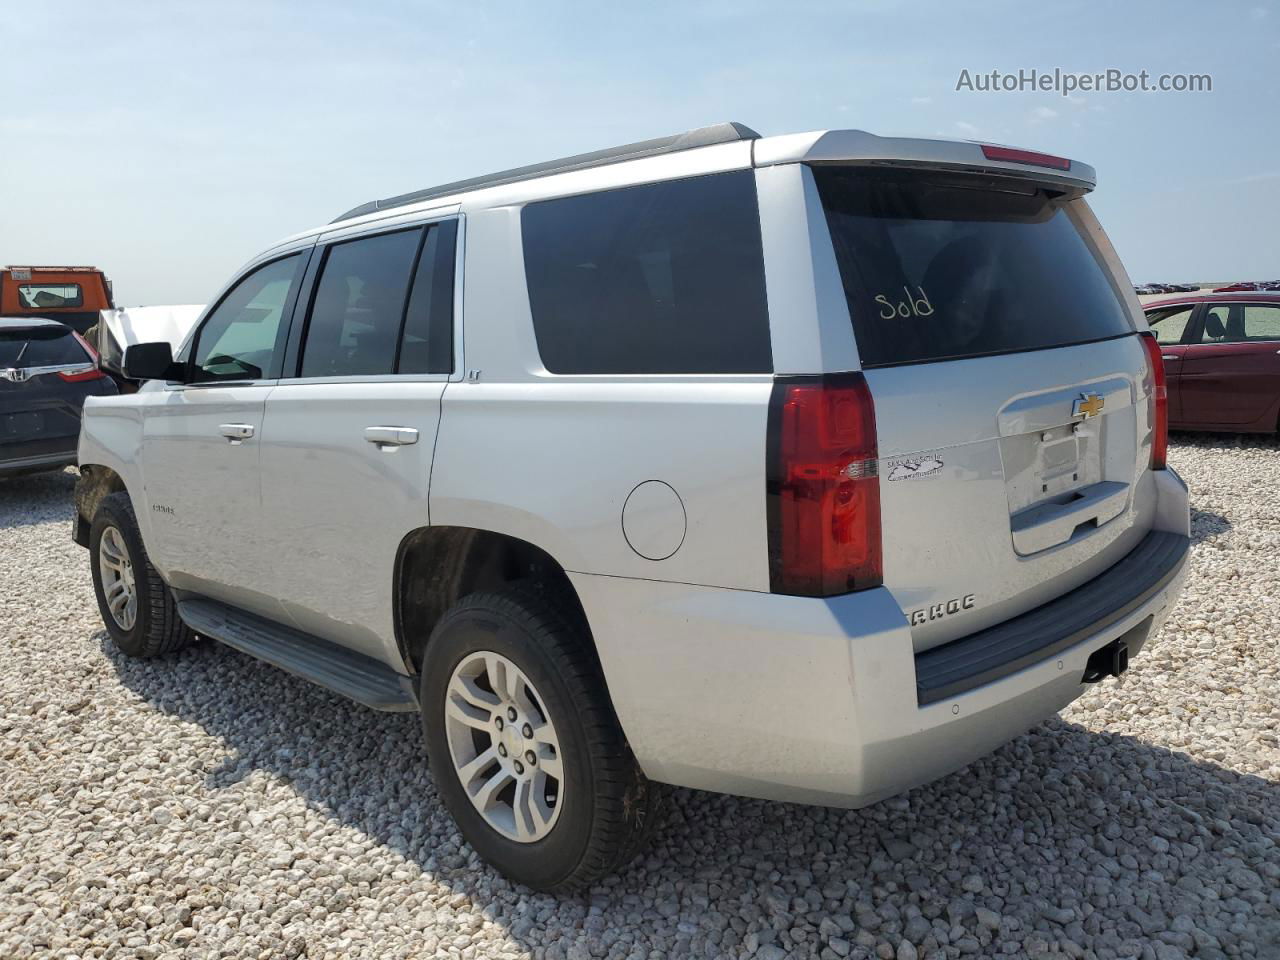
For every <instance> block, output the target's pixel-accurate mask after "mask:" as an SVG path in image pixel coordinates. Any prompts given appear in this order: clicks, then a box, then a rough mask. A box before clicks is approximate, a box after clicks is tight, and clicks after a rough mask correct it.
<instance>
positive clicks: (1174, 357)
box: [1160, 350, 1280, 360]
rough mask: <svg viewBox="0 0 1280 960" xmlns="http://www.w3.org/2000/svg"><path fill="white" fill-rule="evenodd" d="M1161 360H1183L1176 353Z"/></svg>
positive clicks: (1164, 355) (1278, 351)
mask: <svg viewBox="0 0 1280 960" xmlns="http://www.w3.org/2000/svg"><path fill="white" fill-rule="evenodd" d="M1276 352H1277V353H1280V350H1277V351H1276ZM1160 358H1161V359H1162V360H1181V359H1182V358H1181V357H1180V356H1178V355H1177V354H1176V353H1164V354H1161V355H1160Z"/></svg>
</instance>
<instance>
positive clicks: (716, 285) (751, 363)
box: [521, 170, 773, 374]
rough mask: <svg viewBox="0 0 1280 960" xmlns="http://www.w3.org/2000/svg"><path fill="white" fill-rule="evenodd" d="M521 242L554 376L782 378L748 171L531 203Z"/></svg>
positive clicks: (538, 328) (538, 331)
mask: <svg viewBox="0 0 1280 960" xmlns="http://www.w3.org/2000/svg"><path fill="white" fill-rule="evenodd" d="M521 233H522V235H523V241H524V261H525V271H526V274H527V279H528V286H529V305H530V308H531V310H532V312H533V326H534V334H535V335H536V337H537V341H538V351H539V353H540V354H541V356H542V363H543V365H544V366H545V367H546V368H547V369H548V370H549V371H551V372H552V373H560V374H636V373H769V372H771V371H772V369H773V353H772V349H771V347H770V343H769V314H768V308H767V305H766V301H765V288H764V257H763V254H762V252H761V244H760V217H759V212H758V210H757V207H756V190H755V178H754V177H753V175H752V173H751V172H750V171H746V170H744V171H735V172H733V173H721V174H715V175H712V176H704V177H691V178H689V179H686V180H672V181H667V182H663V183H653V184H646V185H643V186H637V187H625V188H622V189H618V190H607V191H603V192H600V193H591V194H584V195H581V196H574V197H562V198H559V199H555V200H543V201H540V202H538V203H531V204H529V205H528V206H527V207H525V208H524V211H523V212H522V214H521Z"/></svg>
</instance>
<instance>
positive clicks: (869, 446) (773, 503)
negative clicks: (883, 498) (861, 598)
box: [767, 373, 883, 597]
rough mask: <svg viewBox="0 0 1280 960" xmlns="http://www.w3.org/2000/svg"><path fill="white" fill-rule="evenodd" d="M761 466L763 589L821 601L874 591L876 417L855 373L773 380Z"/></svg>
mask: <svg viewBox="0 0 1280 960" xmlns="http://www.w3.org/2000/svg"><path fill="white" fill-rule="evenodd" d="M768 459H769V462H768V488H767V494H768V511H769V587H770V590H772V591H773V592H774V593H789V594H795V595H800V596H809V597H826V596H834V595H836V594H841V593H849V592H851V591H853V590H863V589H866V588H867V587H876V586H879V585H880V584H881V583H882V582H883V563H882V552H881V543H880V478H879V472H878V470H877V467H876V462H877V448H876V417H875V407H874V405H873V403H872V400H871V391H870V390H869V389H868V387H867V381H866V379H865V378H864V377H863V375H862V374H861V373H846V374H834V375H826V376H820V377H779V378H778V379H777V380H776V381H775V382H774V387H773V397H772V398H771V400H770V404H769V436H768Z"/></svg>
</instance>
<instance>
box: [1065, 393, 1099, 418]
mask: <svg viewBox="0 0 1280 960" xmlns="http://www.w3.org/2000/svg"><path fill="white" fill-rule="evenodd" d="M1106 403H1107V401H1106V400H1104V399H1103V398H1102V397H1100V396H1098V395H1097V394H1096V393H1082V394H1080V397H1079V399H1077V400H1076V402H1075V406H1073V407H1072V408H1071V415H1072V416H1073V417H1084V418H1085V419H1088V418H1089V417H1096V416H1097V415H1098V414H1100V413H1101V412H1102V408H1103V407H1104V406H1105V405H1106Z"/></svg>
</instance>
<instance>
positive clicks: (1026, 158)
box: [982, 143, 1071, 170]
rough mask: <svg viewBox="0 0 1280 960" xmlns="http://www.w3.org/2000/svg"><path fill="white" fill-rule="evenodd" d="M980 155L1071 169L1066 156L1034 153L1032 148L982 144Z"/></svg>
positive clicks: (1056, 168)
mask: <svg viewBox="0 0 1280 960" xmlns="http://www.w3.org/2000/svg"><path fill="white" fill-rule="evenodd" d="M982 155H983V156H984V157H986V158H987V159H988V160H1003V161H1004V162H1005V163H1025V164H1028V165H1030V166H1033V167H1052V168H1053V169H1054V170H1070V169H1071V161H1070V160H1068V159H1067V158H1066V157H1055V156H1053V155H1052V154H1049V153H1036V152H1035V151H1034V150H1017V149H1015V148H1013V147H997V146H994V145H993V144H990V143H984V144H983V145H982Z"/></svg>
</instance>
